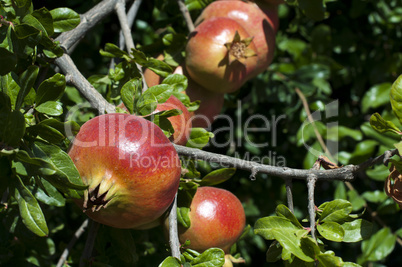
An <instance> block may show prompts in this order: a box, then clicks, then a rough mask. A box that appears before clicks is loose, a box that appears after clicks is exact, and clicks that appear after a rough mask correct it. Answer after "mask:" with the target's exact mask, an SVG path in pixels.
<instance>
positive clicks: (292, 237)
mask: <svg viewBox="0 0 402 267" xmlns="http://www.w3.org/2000/svg"><path fill="white" fill-rule="evenodd" d="M299 231H300V230H299ZM271 233H272V235H273V237H274V239H275V240H276V241H278V242H279V243H280V244H281V246H282V248H284V249H286V250H288V251H289V252H290V253H292V254H293V255H295V256H296V257H298V258H299V259H301V260H303V261H306V262H313V261H314V259H312V258H311V257H309V256H308V255H306V254H305V253H304V251H303V250H302V248H301V247H300V242H301V236H298V235H296V234H291V233H289V232H287V231H286V230H285V229H274V230H272V231H271Z"/></svg>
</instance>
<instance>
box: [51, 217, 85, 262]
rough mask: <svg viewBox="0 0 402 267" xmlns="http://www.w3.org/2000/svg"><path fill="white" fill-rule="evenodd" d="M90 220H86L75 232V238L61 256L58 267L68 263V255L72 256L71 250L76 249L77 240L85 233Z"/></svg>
mask: <svg viewBox="0 0 402 267" xmlns="http://www.w3.org/2000/svg"><path fill="white" fill-rule="evenodd" d="M88 222H89V219H86V220H85V221H84V222H83V223H82V224H81V226H80V227H79V228H78V229H77V231H75V233H74V235H73V238H72V239H71V240H70V242H69V243H68V245H67V247H66V248H65V249H64V251H63V253H62V254H61V256H60V259H59V261H58V262H57V265H56V267H62V266H63V265H64V263H65V262H66V261H67V258H68V255H69V254H70V251H71V249H72V248H73V247H74V245H75V243H76V242H77V240H78V239H79V238H80V236H81V235H82V234H83V233H84V232H85V228H87V226H88Z"/></svg>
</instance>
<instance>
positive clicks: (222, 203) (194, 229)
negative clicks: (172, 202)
mask: <svg viewBox="0 0 402 267" xmlns="http://www.w3.org/2000/svg"><path fill="white" fill-rule="evenodd" d="M189 217H190V222H191V225H190V227H189V228H184V227H183V226H179V240H180V242H181V243H184V242H185V241H186V240H190V245H189V248H191V249H194V250H197V251H198V252H202V251H205V250H206V249H208V248H211V247H217V248H221V249H222V250H223V251H224V252H225V253H229V250H230V247H231V246H232V245H233V244H234V243H235V242H236V241H237V239H238V238H239V237H240V235H241V234H242V233H243V230H244V227H245V223H246V216H245V213H244V209H243V206H242V205H241V202H240V200H239V199H238V198H237V197H236V196H235V195H233V194H232V193H231V192H229V191H227V190H224V189H220V188H215V187H208V186H205V187H199V188H198V189H197V192H196V193H195V195H194V198H193V200H192V202H191V206H190V213H189ZM165 225H166V224H165Z"/></svg>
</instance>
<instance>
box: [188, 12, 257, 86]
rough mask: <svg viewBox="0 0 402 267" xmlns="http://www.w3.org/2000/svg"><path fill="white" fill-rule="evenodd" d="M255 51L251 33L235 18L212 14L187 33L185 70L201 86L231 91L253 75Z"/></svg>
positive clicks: (255, 65) (255, 60)
mask: <svg viewBox="0 0 402 267" xmlns="http://www.w3.org/2000/svg"><path fill="white" fill-rule="evenodd" d="M256 53H257V48H256V46H255V44H254V42H253V41H252V36H250V35H249V33H248V32H247V31H246V30H245V29H244V28H243V27H242V26H241V25H240V24H239V23H238V22H237V21H236V20H233V19H231V18H226V17H214V18H211V19H208V20H205V21H203V22H202V23H201V24H199V25H198V26H197V27H196V28H195V30H194V31H193V32H192V33H191V34H190V36H189V40H188V43H187V45H186V61H185V62H186V69H187V71H188V73H189V75H190V77H191V78H192V79H193V80H194V81H195V82H197V83H198V84H200V85H201V86H202V87H204V88H206V89H208V90H210V91H213V92H215V93H232V92H234V91H236V90H238V89H239V88H240V87H241V86H242V85H243V84H244V83H245V82H246V81H247V80H248V79H249V78H251V77H252V75H253V74H254V71H255V69H256V67H257V62H258V58H257V56H256Z"/></svg>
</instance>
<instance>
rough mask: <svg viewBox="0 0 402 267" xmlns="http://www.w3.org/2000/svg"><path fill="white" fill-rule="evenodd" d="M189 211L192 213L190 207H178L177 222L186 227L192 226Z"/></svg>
mask: <svg viewBox="0 0 402 267" xmlns="http://www.w3.org/2000/svg"><path fill="white" fill-rule="evenodd" d="M189 213H190V208H188V207H178V208H177V222H178V223H179V224H181V225H183V226H184V227H186V228H189V227H190V226H191V221H190V217H189Z"/></svg>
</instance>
